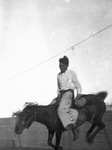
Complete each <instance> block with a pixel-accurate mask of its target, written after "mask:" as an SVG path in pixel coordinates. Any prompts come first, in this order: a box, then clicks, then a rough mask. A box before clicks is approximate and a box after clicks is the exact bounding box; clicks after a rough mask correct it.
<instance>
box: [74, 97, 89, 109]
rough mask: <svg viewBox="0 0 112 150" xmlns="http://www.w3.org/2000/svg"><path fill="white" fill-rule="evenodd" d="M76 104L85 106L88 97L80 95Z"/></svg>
mask: <svg viewBox="0 0 112 150" xmlns="http://www.w3.org/2000/svg"><path fill="white" fill-rule="evenodd" d="M74 103H75V105H76V106H77V107H79V108H80V107H81V108H82V107H84V106H85V105H86V103H87V100H86V98H84V97H80V98H78V99H77V98H76V99H75V102H74Z"/></svg>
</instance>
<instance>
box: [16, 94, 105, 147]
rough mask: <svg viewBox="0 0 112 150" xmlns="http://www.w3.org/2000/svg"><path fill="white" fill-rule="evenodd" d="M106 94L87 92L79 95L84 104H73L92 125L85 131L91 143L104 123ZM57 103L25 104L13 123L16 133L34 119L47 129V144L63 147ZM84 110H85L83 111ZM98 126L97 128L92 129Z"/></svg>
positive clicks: (20, 131)
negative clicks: (14, 123) (53, 140)
mask: <svg viewBox="0 0 112 150" xmlns="http://www.w3.org/2000/svg"><path fill="white" fill-rule="evenodd" d="M106 96H107V92H105V91H104V92H99V93H97V94H87V95H82V96H81V97H83V98H85V99H86V101H87V102H86V104H85V106H84V107H82V108H78V107H77V106H75V105H74V108H75V109H77V111H78V112H79V111H80V112H81V113H82V114H84V115H86V120H85V121H89V122H91V123H92V126H91V127H90V129H89V130H88V132H87V133H86V139H87V142H88V143H92V142H93V139H94V137H95V136H96V135H97V134H98V132H99V131H101V130H102V129H103V128H104V127H105V124H104V123H103V122H102V117H103V114H104V112H105V110H106V105H105V103H104V99H105V98H106ZM57 109H58V104H57V103H55V104H52V105H47V106H39V105H27V106H26V107H25V108H24V109H23V110H22V111H21V112H20V113H19V114H18V115H17V120H16V125H15V132H16V134H21V133H22V131H23V130H24V129H25V128H29V127H30V126H31V124H32V123H33V122H34V121H37V122H40V123H42V124H44V125H45V126H46V127H47V129H48V140H47V142H48V145H49V146H51V147H53V148H54V149H55V150H61V149H63V148H62V147H61V146H60V140H61V135H62V132H64V131H65V130H64V128H63V126H62V123H61V122H60V120H59V118H58V115H57ZM85 110H86V111H85ZM96 126H98V128H97V130H95V131H93V130H94V128H95V127H96ZM54 134H55V136H56V143H55V145H54V144H53V143H52V139H53V137H54Z"/></svg>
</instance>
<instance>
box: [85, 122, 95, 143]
mask: <svg viewBox="0 0 112 150" xmlns="http://www.w3.org/2000/svg"><path fill="white" fill-rule="evenodd" d="M95 127H96V124H95V123H93V124H92V126H91V127H90V129H89V130H88V132H87V133H86V140H87V142H88V143H89V144H91V143H92V141H90V135H91V133H92V132H93V130H94V128H95Z"/></svg>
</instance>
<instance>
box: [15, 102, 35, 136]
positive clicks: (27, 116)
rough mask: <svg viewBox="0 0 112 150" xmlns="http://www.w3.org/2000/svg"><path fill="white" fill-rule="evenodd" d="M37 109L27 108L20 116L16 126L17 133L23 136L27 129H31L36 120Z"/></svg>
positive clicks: (33, 107)
mask: <svg viewBox="0 0 112 150" xmlns="http://www.w3.org/2000/svg"><path fill="white" fill-rule="evenodd" d="M35 110H36V107H35V106H30V105H28V106H26V107H25V108H24V109H23V110H22V111H21V112H20V113H19V114H18V115H17V119H16V124H15V133H16V134H22V131H23V130H24V129H25V128H29V127H30V126H31V124H32V123H33V121H35V119H36V111H35Z"/></svg>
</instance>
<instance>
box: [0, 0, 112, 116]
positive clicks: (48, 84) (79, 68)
mask: <svg viewBox="0 0 112 150" xmlns="http://www.w3.org/2000/svg"><path fill="white" fill-rule="evenodd" d="M78 43H79V44H78ZM64 55H66V56H67V57H68V58H69V61H70V64H69V69H71V70H74V71H75V72H76V74H77V76H78V79H79V81H80V83H81V86H82V93H84V94H89V93H97V92H99V91H107V92H108V96H107V98H106V100H105V102H106V103H108V104H111V103H112V84H111V79H112V1H111V0H94V1H93V0H0V118H4V117H10V116H11V115H12V113H13V112H16V111H18V110H21V109H22V108H23V105H24V103H25V102H37V103H39V104H41V105H47V104H49V103H50V102H51V101H52V99H53V98H55V97H56V96H57V73H58V72H59V58H60V57H63V56H64Z"/></svg>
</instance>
